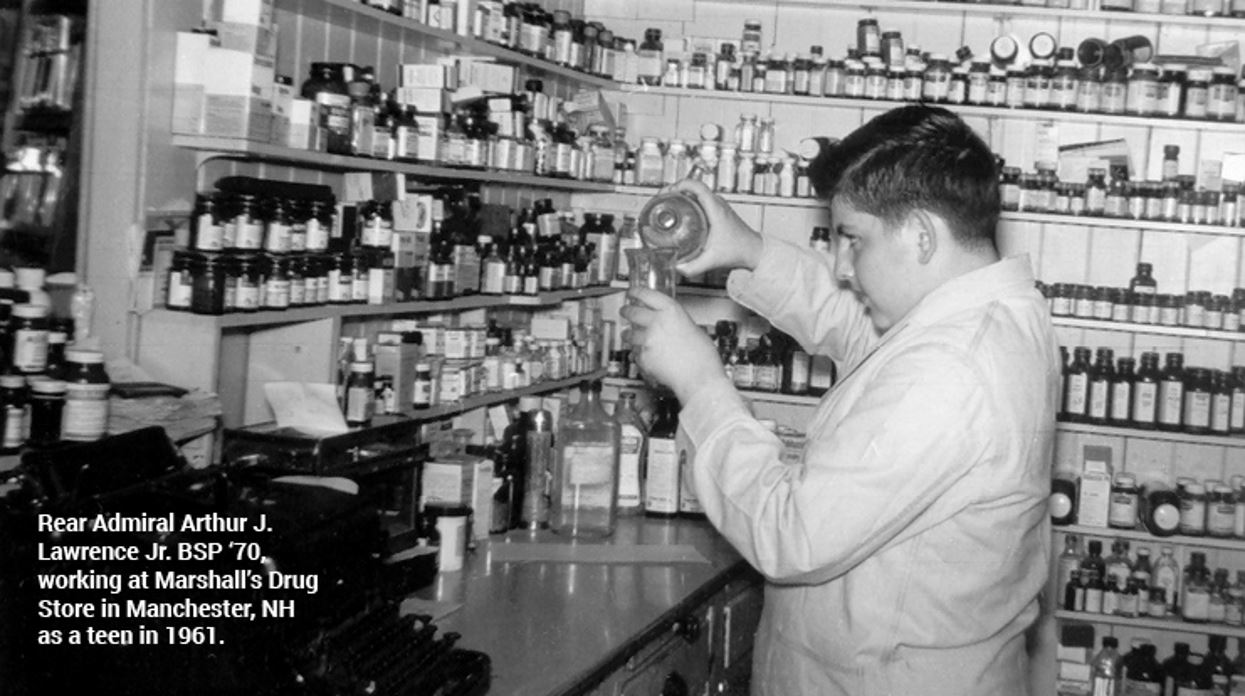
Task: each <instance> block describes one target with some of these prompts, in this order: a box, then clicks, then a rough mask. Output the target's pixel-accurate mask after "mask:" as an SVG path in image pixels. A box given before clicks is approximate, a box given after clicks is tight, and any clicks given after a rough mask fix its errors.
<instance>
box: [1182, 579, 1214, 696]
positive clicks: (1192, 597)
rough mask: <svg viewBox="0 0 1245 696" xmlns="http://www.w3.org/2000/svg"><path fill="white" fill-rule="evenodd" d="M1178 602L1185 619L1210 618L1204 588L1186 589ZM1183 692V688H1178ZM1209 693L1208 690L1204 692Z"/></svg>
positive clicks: (1208, 598) (1208, 596) (1202, 619)
mask: <svg viewBox="0 0 1245 696" xmlns="http://www.w3.org/2000/svg"><path fill="white" fill-rule="evenodd" d="M1182 599H1183V601H1182V602H1181V603H1180V614H1181V615H1182V616H1184V618H1185V620H1186V621H1206V620H1207V619H1208V618H1210V593H1208V592H1207V591H1206V590H1204V589H1200V588H1197V589H1186V590H1185V593H1184V597H1183V598H1182ZM1180 692H1181V693H1185V692H1186V690H1185V689H1181V690H1180ZM1206 693H1210V692H1206Z"/></svg>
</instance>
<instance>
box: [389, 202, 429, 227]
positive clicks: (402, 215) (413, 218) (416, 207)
mask: <svg viewBox="0 0 1245 696" xmlns="http://www.w3.org/2000/svg"><path fill="white" fill-rule="evenodd" d="M393 231H394V232H398V231H410V232H428V233H431V232H432V195H431V194H426V193H417V194H413V195H407V196H405V197H403V198H402V199H401V200H398V201H394V202H393Z"/></svg>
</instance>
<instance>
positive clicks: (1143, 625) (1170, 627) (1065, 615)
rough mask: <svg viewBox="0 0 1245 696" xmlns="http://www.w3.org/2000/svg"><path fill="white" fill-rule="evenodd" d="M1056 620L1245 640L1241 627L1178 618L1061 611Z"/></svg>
mask: <svg viewBox="0 0 1245 696" xmlns="http://www.w3.org/2000/svg"><path fill="white" fill-rule="evenodd" d="M1055 618H1057V619H1063V620H1068V621H1084V622H1088V623H1098V624H1111V625H1113V626H1127V627H1129V628H1140V629H1157V630H1160V631H1184V632H1185V633H1198V634H1201V635H1208V636H1228V637H1229V638H1245V628H1242V627H1241V626H1228V625H1227V624H1213V623H1189V622H1187V621H1182V620H1180V619H1178V618H1171V619H1151V618H1141V617H1138V618H1135V619H1134V618H1130V617H1127V616H1116V615H1114V614H1090V613H1088V612H1083V611H1066V610H1064V609H1059V610H1057V611H1056V612H1055Z"/></svg>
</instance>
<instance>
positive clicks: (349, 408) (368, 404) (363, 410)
mask: <svg viewBox="0 0 1245 696" xmlns="http://www.w3.org/2000/svg"><path fill="white" fill-rule="evenodd" d="M375 399H376V393H375V392H374V391H372V389H371V388H370V387H350V388H349V389H347V390H346V420H348V421H350V422H352V423H363V422H366V421H368V420H370V419H371V417H372V409H373V408H374V404H375Z"/></svg>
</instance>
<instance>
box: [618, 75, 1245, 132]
mask: <svg viewBox="0 0 1245 696" xmlns="http://www.w3.org/2000/svg"><path fill="white" fill-rule="evenodd" d="M622 91H623V92H626V93H632V94H653V95H660V96H667V97H695V98H699V99H722V100H725V101H739V102H755V101H758V100H761V101H766V102H770V103H773V104H798V105H801V106H818V107H825V108H837V109H877V110H879V111H881V110H887V109H893V108H895V107H898V106H907V105H909V104H913V103H915V102H909V101H896V100H891V99H857V98H853V97H808V96H798V95H793V94H770V93H767V92H726V91H719V90H708V89H687V88H683V87H654V86H649V85H623V86H622ZM938 106H945V107H946V108H948V109H950V110H952V111H955V112H957V113H959V114H960V115H962V116H980V117H985V118H1006V119H1018V120H1028V121H1060V122H1067V123H1092V124H1095V125H1102V126H1142V127H1150V128H1153V127H1158V126H1159V125H1160V124H1161V126H1162V127H1169V128H1180V129H1186V130H1193V131H1202V132H1209V133H1241V132H1243V131H1245V123H1236V122H1234V121H1202V120H1196V119H1182V118H1167V119H1160V118H1156V117H1145V116H1126V115H1123V114H1099V113H1081V112H1079V111H1052V110H1045V109H1011V108H1008V107H1001V106H974V105H971V104H939V105H938Z"/></svg>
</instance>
